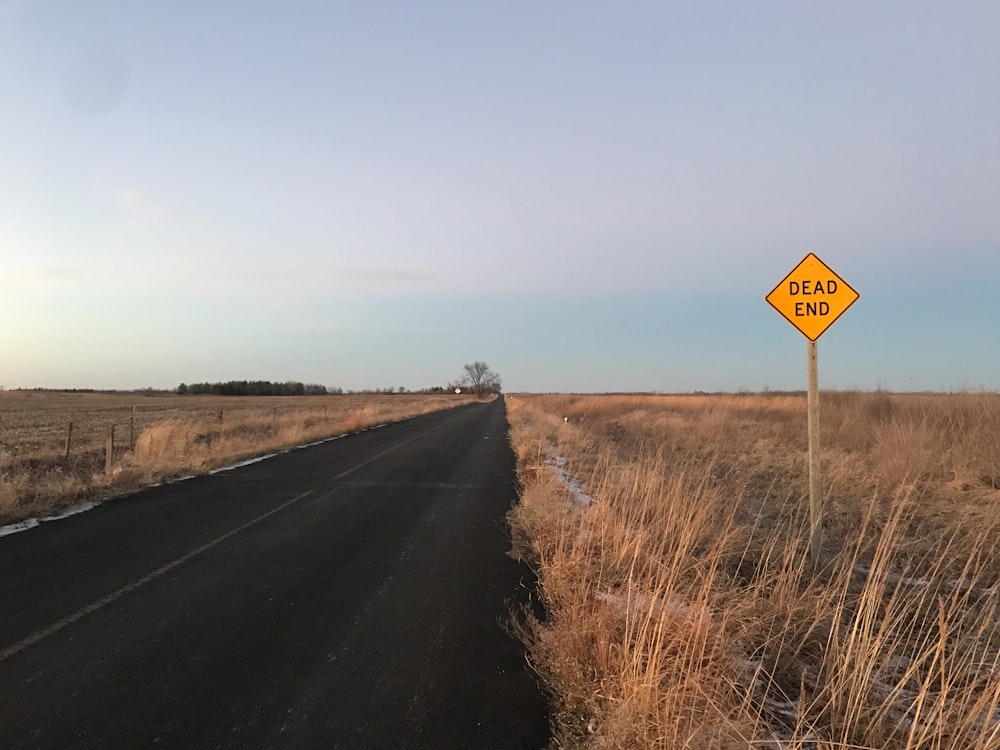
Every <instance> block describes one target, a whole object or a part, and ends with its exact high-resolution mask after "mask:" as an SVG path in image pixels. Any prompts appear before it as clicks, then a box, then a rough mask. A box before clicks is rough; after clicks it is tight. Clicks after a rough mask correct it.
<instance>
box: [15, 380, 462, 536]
mask: <svg viewBox="0 0 1000 750" xmlns="http://www.w3.org/2000/svg"><path fill="white" fill-rule="evenodd" d="M470 400H471V399H470V398H469V397H465V396H455V395H440V396H438V395H417V394H396V395H367V394H366V395H336V396H269V397H229V396H226V397H220V396H173V395H154V396H141V395H140V396H136V395H133V394H104V393H64V392H51V391H5V392H0V524H4V523H9V522H11V521H17V520H21V519H24V518H29V517H37V516H41V515H46V514H49V513H52V512H57V511H59V510H61V509H63V508H65V507H67V506H70V505H73V504H75V503H79V502H81V501H83V500H87V499H92V498H100V497H107V496H110V495H114V494H121V493H125V492H129V491H132V490H135V489H137V488H139V487H141V486H143V485H145V484H149V483H151V482H156V481H164V480H169V479H174V478H177V477H180V476H185V475H189V474H199V473H203V472H205V471H208V470H210V469H212V468H216V467H219V466H223V465H226V464H230V463H233V462H235V461H239V460H242V459H245V458H248V457H251V456H255V455H259V454H261V453H266V452H269V451H275V450H282V449H286V448H291V447H294V446H296V445H301V444H303V443H306V442H309V441H314V440H319V439H322V438H326V437H330V436H333V435H337V434H341V433H345V432H353V431H356V430H360V429H363V428H365V427H370V426H372V425H375V424H380V423H383V422H391V421H394V420H399V419H403V418H406V417H411V416H415V415H418V414H424V413H427V412H430V411H436V410H439V409H446V408H450V407H453V406H457V405H459V404H462V403H467V402H468V401H470ZM220 415H221V419H220ZM70 422H72V423H73V429H72V439H71V445H70V453H69V456H68V457H67V456H66V452H65V441H66V433H67V425H68V424H69V423H70ZM110 425H114V428H115V451H114V457H113V458H114V461H113V470H112V472H111V474H110V475H109V474H106V473H105V461H106V452H105V447H106V435H107V428H108V426H110Z"/></svg>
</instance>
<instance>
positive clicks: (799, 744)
mask: <svg viewBox="0 0 1000 750" xmlns="http://www.w3.org/2000/svg"><path fill="white" fill-rule="evenodd" d="M822 401H823V418H822V420H821V421H822V425H821V426H822V440H823V461H824V473H825V477H826V495H827V512H826V515H825V519H824V525H825V528H826V540H825V546H824V549H823V550H822V567H821V569H820V570H818V571H817V570H814V569H813V568H812V567H811V566H810V565H809V563H808V557H807V555H806V550H805V548H804V540H805V539H806V536H807V534H806V524H807V502H806V497H807V493H808V487H807V466H806V461H805V449H806V429H805V399H804V397H797V396H789V395H767V394H761V395H731V396H684V397H680V396H678V397H669V396H659V397H652V396H634V397H631V396H514V397H512V398H510V399H509V400H508V408H509V414H510V421H511V431H512V439H513V442H514V445H515V449H516V452H517V454H518V465H519V473H520V478H521V482H522V485H523V494H522V500H521V503H520V504H519V506H518V507H517V508H516V509H515V510H514V511H513V512H512V514H511V521H512V527H513V530H514V540H515V551H516V552H517V553H518V554H520V555H521V556H522V557H524V558H526V559H528V560H529V561H531V562H532V563H533V564H534V565H535V566H536V568H537V570H538V572H539V579H540V583H541V588H542V594H543V596H544V598H545V603H546V605H547V608H548V615H547V618H546V619H545V621H544V622H541V621H538V620H535V619H533V618H531V617H530V616H526V617H525V618H524V620H523V621H522V623H521V633H522V636H523V637H524V638H525V640H526V642H527V643H528V645H529V648H530V653H531V656H532V659H533V662H534V664H535V666H536V668H537V669H538V671H539V673H540V674H541V675H542V676H543V677H544V679H545V680H546V682H547V683H548V685H549V686H550V688H551V690H552V692H553V694H554V695H555V696H557V704H558V705H557V732H556V739H555V743H556V744H557V746H559V747H564V748H573V747H579V748H623V749H624V748H629V749H630V750H631V749H633V748H746V747H769V748H801V749H803V750H805V749H806V748H816V749H817V750H818V749H819V748H829V749H833V748H838V749H841V748H951V749H953V750H965V749H966V748H1000V627H998V626H1000V622H998V618H997V615H998V611H997V607H998V601H1000V586H998V584H997V581H998V577H1000V554H998V552H1000V550H998V543H1000V535H998V533H997V532H998V530H1000V529H998V525H1000V514H998V513H997V511H998V509H1000V491H998V487H1000V481H998V479H1000V478H998V475H997V469H998V453H1000V397H998V396H996V395H994V394H953V395H905V396H904V395H895V394H887V393H826V394H824V395H823V399H822ZM564 420H565V421H564ZM552 456H560V457H564V458H565V459H566V460H567V464H566V466H567V467H568V468H569V470H570V471H571V472H572V473H573V474H575V475H576V476H578V477H581V478H583V479H584V480H585V485H586V489H587V492H588V493H589V494H590V496H591V497H592V498H593V500H592V501H591V502H589V503H581V502H579V500H578V499H573V498H572V497H571V494H570V490H569V489H568V488H567V487H566V486H565V484H564V483H563V482H561V481H559V479H558V478H557V476H556V473H555V472H556V470H555V469H554V468H553V467H552V466H550V465H547V464H546V460H547V459H551V457H552Z"/></svg>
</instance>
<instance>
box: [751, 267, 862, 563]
mask: <svg viewBox="0 0 1000 750" xmlns="http://www.w3.org/2000/svg"><path fill="white" fill-rule="evenodd" d="M860 297H861V295H860V294H858V293H857V292H856V291H855V290H854V289H852V288H851V285H850V284H848V283H847V282H846V281H844V280H843V279H842V278H840V277H839V276H838V275H837V274H836V273H834V271H833V269H831V268H830V267H829V266H827V265H826V264H825V263H824V262H823V261H821V260H820V259H819V258H818V257H816V256H815V255H813V254H812V253H809V254H808V255H807V256H806V257H805V258H803V259H802V260H801V261H800V262H799V264H798V265H797V266H795V268H793V269H792V270H791V272H789V274H788V275H787V276H785V278H783V279H782V280H781V281H780V282H779V283H778V285H777V286H776V287H775V288H774V289H772V290H771V293H770V294H768V295H767V297H765V298H764V299H766V300H767V302H768V304H770V305H771V307H773V308H774V309H775V310H777V311H778V312H779V313H780V314H781V315H782V316H783V317H784V318H785V319H786V320H787V321H788V322H789V323H791V324H792V325H793V326H795V328H796V329H797V330H798V331H799V332H800V333H801V334H802V335H803V336H805V337H806V338H807V339H808V340H809V341H808V343H807V344H806V358H807V367H806V373H807V375H806V380H807V396H806V399H807V400H806V408H807V412H808V422H809V424H808V428H809V558H810V560H812V563H813V565H815V566H816V567H818V566H819V563H820V556H821V552H822V549H823V479H822V473H821V465H820V447H819V352H818V348H819V347H818V346H817V344H816V341H817V339H819V337H820V336H822V335H823V333H824V332H825V331H826V329H828V328H829V327H830V326H832V325H833V324H834V323H835V322H836V320H837V318H839V317H840V316H841V315H843V314H844V312H845V311H846V310H847V308H848V307H850V306H851V305H853V304H854V303H855V302H857V301H858V299H859V298H860Z"/></svg>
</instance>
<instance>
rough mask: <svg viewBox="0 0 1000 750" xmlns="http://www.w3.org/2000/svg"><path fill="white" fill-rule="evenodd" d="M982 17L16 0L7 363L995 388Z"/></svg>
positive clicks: (999, 314) (1, 171)
mask: <svg viewBox="0 0 1000 750" xmlns="http://www.w3.org/2000/svg"><path fill="white" fill-rule="evenodd" d="M998 28H1000V3H997V2H995V1H994V0H987V1H984V2H956V3H941V2H920V1H919V0H916V1H914V0H907V1H906V2H892V1H891V0H884V1H883V0H880V1H879V2H868V1H865V2H850V1H849V2H836V3H834V2H828V3H802V2H781V1H780V0H776V1H774V2H753V1H749V2H712V1H711V0H709V1H707V2H600V3H598V2H588V1H587V0H575V1H573V2H569V1H565V2H562V1H558V0H553V1H552V2H547V1H544V0H541V1H540V0H534V1H533V2H522V1H521V0H503V1H502V2H501V1H496V2H492V1H489V0H481V1H477V2H471V1H466V2H434V1H433V0H428V2H420V3H415V2H409V1H406V2H375V1H374V0H373V1H372V2H334V1H330V2H305V1H302V2H293V3H290V2H277V1H275V2H262V1H260V0H240V1H239V2H236V1H235V0H203V1H202V0H199V1H197V2H196V1H195V0H176V1H171V2H152V0H92V1H90V2H86V3H82V2H77V0H26V1H24V2H20V1H18V0H0V384H2V385H4V386H5V387H7V388H13V387H77V388H87V387H89V388H141V387H147V386H148V387H154V388H172V387H174V386H176V385H177V384H178V383H180V382H203V381H219V380H230V379H239V380H242V379H267V380H281V381H284V380H300V381H304V382H315V383H322V384H325V385H328V386H331V387H342V388H345V389H361V388H369V387H372V388H375V387H377V388H382V387H393V388H397V387H400V386H402V387H405V388H408V389H415V388H422V387H427V386H433V385H444V384H446V383H448V382H449V381H453V380H455V379H457V378H458V377H459V376H460V375H461V371H462V365H463V364H465V363H466V362H471V361H473V360H483V361H486V362H487V363H488V364H490V365H491V366H492V367H493V369H494V370H496V371H497V372H499V374H500V375H501V377H502V379H503V384H504V389H505V390H507V391H595V392H601V391H663V392H683V391H693V390H706V391H715V390H739V389H747V390H762V389H765V388H767V389H772V390H801V389H804V387H805V380H806V339H805V338H804V337H803V336H802V335H801V334H799V333H798V332H797V331H796V330H795V329H794V328H793V327H792V326H791V325H789V323H788V322H786V321H785V320H784V319H782V318H781V317H780V316H779V315H778V314H777V313H776V312H775V311H774V310H773V309H772V308H771V307H770V306H768V305H767V304H766V303H765V301H764V296H765V295H766V294H767V293H768V292H769V291H770V290H771V289H772V288H773V287H774V286H775V285H776V284H777V283H778V282H779V281H780V280H781V279H782V278H783V277H784V276H785V274H786V273H788V271H790V270H791V268H792V267H793V266H794V265H796V264H797V263H798V262H799V260H801V259H802V258H803V256H805V255H806V253H808V252H814V253H816V254H817V255H818V256H819V257H820V258H822V259H823V260H824V261H825V262H826V263H827V264H828V265H829V266H831V267H832V268H833V269H834V270H835V271H836V272H837V273H838V274H839V275H840V276H841V277H843V278H844V279H845V280H847V281H848V282H849V283H850V284H851V286H853V287H854V288H855V289H856V290H858V291H859V292H860V293H861V299H860V300H859V301H858V302H857V303H856V304H855V305H854V306H853V307H852V308H851V309H850V310H848V311H847V312H846V313H845V314H844V315H843V317H841V318H840V319H839V320H838V321H837V322H836V324H835V325H834V326H832V327H831V328H830V329H829V330H828V331H827V332H826V333H825V334H824V335H823V336H822V338H821V339H820V342H819V362H820V384H821V386H822V387H824V388H860V389H874V388H878V387H881V388H887V389H890V390H958V389H987V390H997V389H1000V293H998V287H1000V45H998V44H997V42H996V39H997V36H996V33H997V29H998Z"/></svg>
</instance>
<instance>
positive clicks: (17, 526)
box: [0, 518, 41, 536]
mask: <svg viewBox="0 0 1000 750" xmlns="http://www.w3.org/2000/svg"><path fill="white" fill-rule="evenodd" d="M39 523H41V521H39V520H38V519H37V518H29V519H28V520H27V521H18V522H17V523H11V524H7V525H6V526H0V536H7V535H8V534H16V533H17V532H19V531H27V530H28V529H33V528H35V527H36V526H37V525H38V524H39Z"/></svg>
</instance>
